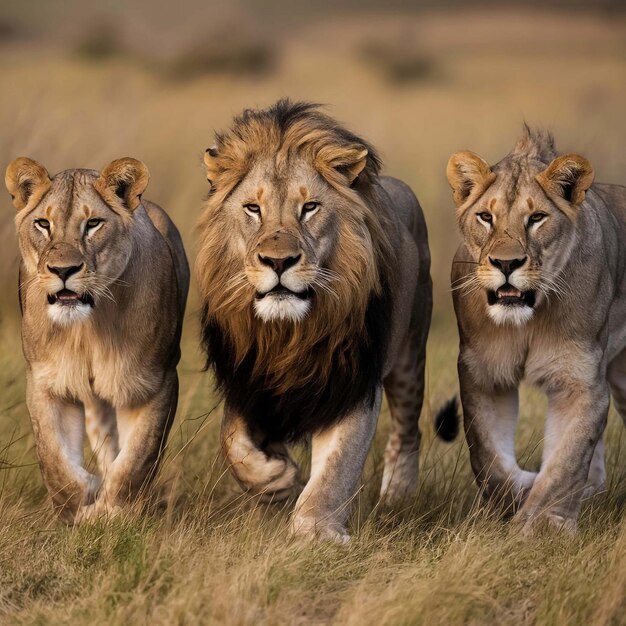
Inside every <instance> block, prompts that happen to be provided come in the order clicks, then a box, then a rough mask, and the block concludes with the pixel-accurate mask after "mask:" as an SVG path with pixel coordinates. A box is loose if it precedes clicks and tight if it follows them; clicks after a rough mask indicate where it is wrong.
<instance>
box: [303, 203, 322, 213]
mask: <svg viewBox="0 0 626 626" xmlns="http://www.w3.org/2000/svg"><path fill="white" fill-rule="evenodd" d="M319 205H320V203H319V202H305V203H304V204H303V205H302V212H303V213H311V211H315V209H317V207H318V206H319Z"/></svg>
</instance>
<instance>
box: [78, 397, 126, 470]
mask: <svg viewBox="0 0 626 626" xmlns="http://www.w3.org/2000/svg"><path fill="white" fill-rule="evenodd" d="M84 405H85V427H86V431H87V438H88V439H89V445H90V446H91V450H92V452H93V454H94V455H95V457H96V460H97V463H98V469H99V470H100V473H101V474H102V476H104V475H105V474H106V472H107V470H108V468H109V467H110V466H111V464H112V463H113V461H115V457H117V455H118V454H119V451H120V449H119V442H118V435H117V418H116V415H115V409H114V408H113V407H112V406H111V405H110V404H109V403H108V402H105V401H104V400H100V399H99V398H90V399H89V400H86V401H85V402H84Z"/></svg>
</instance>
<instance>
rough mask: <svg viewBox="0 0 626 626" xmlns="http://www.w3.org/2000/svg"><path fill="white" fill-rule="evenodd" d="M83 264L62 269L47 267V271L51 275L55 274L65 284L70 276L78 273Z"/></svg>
mask: <svg viewBox="0 0 626 626" xmlns="http://www.w3.org/2000/svg"><path fill="white" fill-rule="evenodd" d="M82 267H83V264H82V263H81V264H80V265H66V266H64V267H59V266H52V265H48V271H50V272H51V273H52V274H56V275H57V276H58V277H59V278H60V279H61V280H62V281H63V282H65V281H66V280H67V279H68V278H69V277H70V276H71V275H72V274H76V272H80V270H81V269H82Z"/></svg>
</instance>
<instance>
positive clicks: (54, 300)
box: [48, 289, 94, 307]
mask: <svg viewBox="0 0 626 626" xmlns="http://www.w3.org/2000/svg"><path fill="white" fill-rule="evenodd" d="M48 304H60V305H61V306H78V305H79V304H87V305H89V306H91V307H92V306H94V301H93V298H92V297H91V296H90V295H89V294H88V293H84V294H82V295H79V294H77V293H76V292H75V291H70V290H69V289H61V291H57V292H56V293H53V294H48Z"/></svg>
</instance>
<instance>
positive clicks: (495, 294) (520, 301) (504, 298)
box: [487, 283, 535, 309]
mask: <svg viewBox="0 0 626 626" xmlns="http://www.w3.org/2000/svg"><path fill="white" fill-rule="evenodd" d="M487 302H488V303H489V304H490V305H493V304H501V305H503V306H527V307H530V308H531V309H532V308H533V307H534V306H535V292H534V291H520V290H519V289H518V288H517V287H513V285H509V283H505V284H504V285H502V286H501V287H498V289H496V290H495V291H493V290H491V289H489V290H488V291H487Z"/></svg>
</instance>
